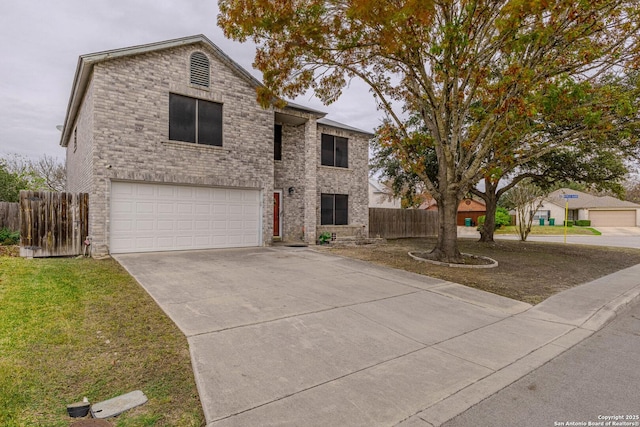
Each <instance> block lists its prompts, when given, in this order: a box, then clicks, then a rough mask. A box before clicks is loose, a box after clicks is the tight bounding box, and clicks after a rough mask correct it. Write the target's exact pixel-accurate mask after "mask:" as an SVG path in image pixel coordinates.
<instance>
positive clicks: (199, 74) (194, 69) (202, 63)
mask: <svg viewBox="0 0 640 427" xmlns="http://www.w3.org/2000/svg"><path fill="white" fill-rule="evenodd" d="M190 82H191V84H194V85H198V86H204V87H209V58H207V56H206V55H205V54H204V53H202V52H194V53H193V54H192V55H191V78H190Z"/></svg>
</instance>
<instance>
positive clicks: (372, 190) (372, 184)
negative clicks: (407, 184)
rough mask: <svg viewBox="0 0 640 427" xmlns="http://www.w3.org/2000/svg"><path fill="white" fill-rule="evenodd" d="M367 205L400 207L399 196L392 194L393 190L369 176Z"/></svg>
mask: <svg viewBox="0 0 640 427" xmlns="http://www.w3.org/2000/svg"><path fill="white" fill-rule="evenodd" d="M369 207H370V208H386V209H401V208H402V203H401V198H400V197H396V196H394V195H393V190H392V189H391V188H389V187H387V186H386V185H384V184H383V183H381V182H379V181H377V180H375V179H373V178H369Z"/></svg>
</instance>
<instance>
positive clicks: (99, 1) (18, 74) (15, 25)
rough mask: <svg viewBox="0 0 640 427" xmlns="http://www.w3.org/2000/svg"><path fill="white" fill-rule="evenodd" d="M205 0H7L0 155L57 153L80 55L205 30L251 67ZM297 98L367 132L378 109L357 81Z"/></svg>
mask: <svg viewBox="0 0 640 427" xmlns="http://www.w3.org/2000/svg"><path fill="white" fill-rule="evenodd" d="M217 13H218V8H217V2H216V1H211V0H207V1H205V0H182V1H174V0H58V1H56V2H28V1H16V2H11V5H10V6H7V5H5V7H4V8H3V11H2V14H0V57H1V58H2V62H1V63H2V65H1V66H0V153H20V154H23V155H26V156H28V157H32V158H35V157H39V156H41V155H42V154H48V155H53V156H56V157H59V158H62V157H63V156H64V151H63V150H62V148H60V147H59V145H58V143H59V138H60V133H59V132H58V131H57V130H56V128H55V126H56V125H58V124H62V122H63V121H64V115H65V113H66V108H67V103H68V100H69V95H70V91H71V84H72V82H73V76H74V73H75V69H76V66H77V62H78V57H79V56H80V55H82V54H87V53H93V52H99V51H103V50H110V49H117V48H122V47H128V46H135V45H140V44H145V43H152V42H156V41H162V40H169V39H173V38H178V37H185V36H189V35H194V34H204V35H205V36H207V37H208V38H209V39H211V41H213V42H214V43H215V44H217V45H218V46H219V47H220V48H221V49H222V50H223V51H225V52H226V53H227V54H228V55H229V56H230V57H231V58H233V59H234V60H235V61H236V62H238V63H239V64H240V65H242V66H243V67H244V68H246V69H247V70H249V71H250V72H252V74H254V75H255V76H256V77H257V78H260V74H259V73H258V72H256V71H255V70H252V68H251V64H252V62H253V55H254V53H255V52H254V48H253V46H252V45H250V44H239V43H236V42H233V41H230V40H227V39H225V38H224V36H223V34H222V31H221V30H220V28H218V27H217V25H216V17H217ZM296 102H298V103H300V104H303V105H306V106H309V107H311V108H316V109H318V110H321V111H326V112H328V113H329V114H328V116H327V117H328V118H331V119H333V120H336V121H339V122H342V123H345V124H349V125H351V126H355V127H358V128H361V129H363V130H367V131H372V130H373V129H374V128H375V127H376V126H377V125H378V124H379V123H380V118H381V117H382V114H381V113H379V112H377V111H376V108H375V104H374V101H373V96H372V95H371V94H370V93H369V92H368V90H367V88H366V87H365V85H364V84H363V83H361V82H356V81H354V82H352V83H351V87H350V88H349V89H347V90H346V91H345V93H344V94H343V96H342V97H341V98H340V99H339V100H338V101H337V102H336V103H334V104H332V105H330V106H324V105H322V104H321V103H320V102H319V101H318V100H317V99H314V98H310V97H309V96H303V97H299V98H298V99H297V100H296Z"/></svg>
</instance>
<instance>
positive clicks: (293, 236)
mask: <svg viewBox="0 0 640 427" xmlns="http://www.w3.org/2000/svg"><path fill="white" fill-rule="evenodd" d="M305 143H306V141H305V126H304V125H298V126H293V125H286V124H283V125H282V160H276V161H275V167H274V172H275V179H274V190H281V191H282V201H281V204H282V205H281V211H282V228H283V230H282V232H281V233H282V240H283V241H288V242H301V241H304V196H305V191H304V189H305V182H304V181H305V180H304V177H305V172H306V171H305V164H304V150H305ZM289 188H293V194H289Z"/></svg>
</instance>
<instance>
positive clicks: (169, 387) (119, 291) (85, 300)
mask: <svg viewBox="0 0 640 427" xmlns="http://www.w3.org/2000/svg"><path fill="white" fill-rule="evenodd" d="M133 390H142V391H143V392H144V393H145V394H146V395H147V397H148V398H149V401H148V402H147V403H146V404H144V405H142V406H140V407H138V408H135V409H133V410H131V411H128V412H126V413H125V414H123V415H121V416H119V417H117V418H115V419H112V420H111V421H112V422H113V423H114V425H115V426H202V425H204V416H203V414H202V408H201V405H200V400H199V397H198V393H197V390H196V386H195V382H194V378H193V371H192V369H191V363H190V356H189V351H188V346H187V341H186V338H185V337H184V336H183V335H182V334H181V333H180V331H179V330H178V329H177V328H176V327H175V325H174V324H173V323H172V322H171V321H170V320H169V319H168V318H167V317H166V316H165V315H164V313H162V311H161V310H160V309H159V308H158V306H157V305H156V304H155V302H154V301H153V300H152V299H151V298H150V297H149V296H148V294H147V293H146V292H145V291H144V290H143V289H142V288H141V287H140V286H139V285H138V284H137V283H136V282H135V281H134V280H133V279H132V278H131V277H130V276H129V275H128V274H127V273H126V271H124V270H123V269H122V268H121V267H120V266H119V265H118V264H117V263H116V262H115V261H113V260H103V261H96V260H92V259H68V258H66V259H62V258H57V259H32V260H27V259H23V258H15V257H7V256H0V402H1V404H0V425H2V426H4V427H13V426H65V427H66V426H69V424H70V422H71V421H73V419H72V418H69V417H68V416H67V412H66V405H67V404H70V403H73V402H77V401H80V400H82V398H83V397H84V396H86V397H88V398H89V400H90V401H91V402H93V403H97V402H100V401H103V400H106V399H110V398H112V397H116V396H119V395H121V394H123V393H127V392H130V391H133Z"/></svg>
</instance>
